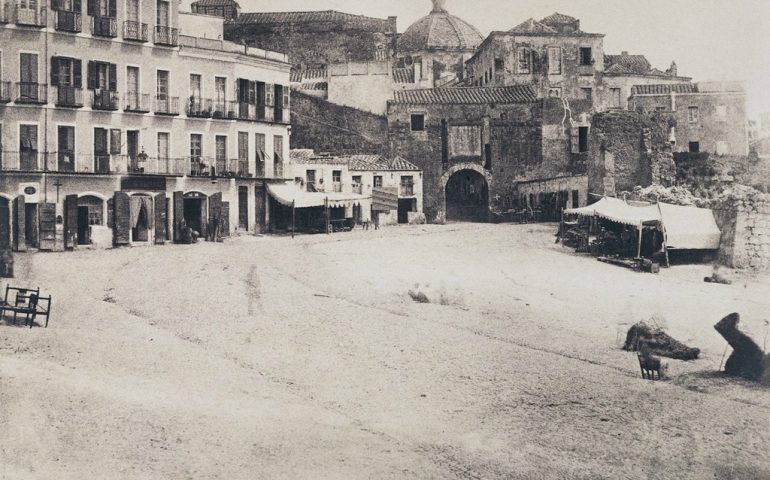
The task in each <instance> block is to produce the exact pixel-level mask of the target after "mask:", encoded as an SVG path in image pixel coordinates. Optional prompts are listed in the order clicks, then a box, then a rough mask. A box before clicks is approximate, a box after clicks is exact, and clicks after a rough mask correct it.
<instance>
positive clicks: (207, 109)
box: [186, 97, 214, 118]
mask: <svg viewBox="0 0 770 480" xmlns="http://www.w3.org/2000/svg"><path fill="white" fill-rule="evenodd" d="M186 113H187V116H188V117H195V118H211V116H212V115H213V114H214V102H213V101H212V100H211V99H209V98H200V97H190V98H189V99H188V100H187V108H186Z"/></svg>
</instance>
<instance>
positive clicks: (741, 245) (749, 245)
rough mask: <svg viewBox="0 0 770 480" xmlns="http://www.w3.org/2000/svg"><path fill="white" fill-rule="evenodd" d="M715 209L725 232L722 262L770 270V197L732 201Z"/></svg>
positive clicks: (723, 201)
mask: <svg viewBox="0 0 770 480" xmlns="http://www.w3.org/2000/svg"><path fill="white" fill-rule="evenodd" d="M712 208H713V210H714V218H715V219H716V221H717V225H718V226H719V229H720V230H721V231H722V243H721V248H720V250H719V258H720V261H721V262H722V263H724V264H725V265H727V266H729V267H732V268H741V269H751V270H756V271H770V197H768V196H767V195H759V194H756V195H750V196H747V197H743V198H729V199H726V200H719V201H716V202H714V205H712Z"/></svg>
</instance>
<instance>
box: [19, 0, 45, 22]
mask: <svg viewBox="0 0 770 480" xmlns="http://www.w3.org/2000/svg"><path fill="white" fill-rule="evenodd" d="M46 18H47V15H46V9H45V8H36V7H29V6H28V5H27V3H26V2H20V1H17V2H16V24H17V25H24V26H28V27H45V25H46Z"/></svg>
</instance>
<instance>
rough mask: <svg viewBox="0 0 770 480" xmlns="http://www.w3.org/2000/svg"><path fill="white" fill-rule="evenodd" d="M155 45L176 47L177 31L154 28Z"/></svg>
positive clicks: (167, 28) (157, 26)
mask: <svg viewBox="0 0 770 480" xmlns="http://www.w3.org/2000/svg"><path fill="white" fill-rule="evenodd" d="M155 44H156V45H166V46H169V47H176V46H177V45H178V44H179V42H178V40H177V29H176V28H171V27H163V26H160V25H156V26H155Z"/></svg>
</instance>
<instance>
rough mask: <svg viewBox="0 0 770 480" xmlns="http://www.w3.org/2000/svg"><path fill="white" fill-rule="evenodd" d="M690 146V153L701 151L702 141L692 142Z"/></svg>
mask: <svg viewBox="0 0 770 480" xmlns="http://www.w3.org/2000/svg"><path fill="white" fill-rule="evenodd" d="M689 147H690V148H689V150H690V153H698V152H700V142H690V145H689Z"/></svg>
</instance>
